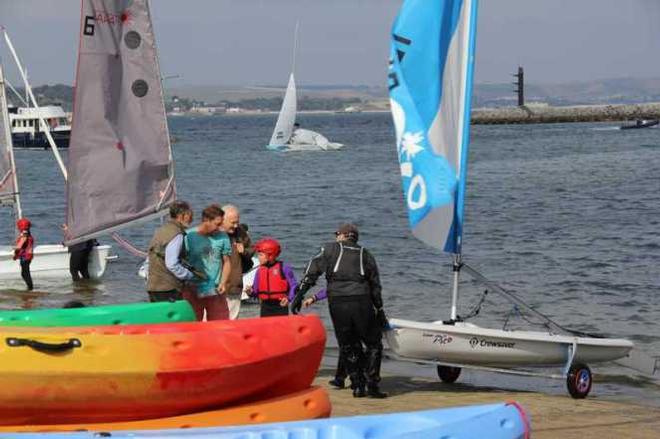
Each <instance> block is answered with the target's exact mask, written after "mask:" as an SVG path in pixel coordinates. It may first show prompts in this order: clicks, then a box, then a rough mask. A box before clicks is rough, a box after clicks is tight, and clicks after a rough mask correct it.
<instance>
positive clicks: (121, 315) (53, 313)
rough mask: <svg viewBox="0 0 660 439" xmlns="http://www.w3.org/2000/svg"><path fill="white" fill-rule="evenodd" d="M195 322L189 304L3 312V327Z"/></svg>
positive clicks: (0, 320)
mask: <svg viewBox="0 0 660 439" xmlns="http://www.w3.org/2000/svg"><path fill="white" fill-rule="evenodd" d="M194 320H195V313H194V311H193V309H192V307H191V306H190V304H189V303H188V302H187V301H185V300H180V301H177V302H154V303H144V302H141V303H128V304H122V305H104V306H90V307H83V308H52V309H35V310H11V311H10V310H0V326H105V325H134V324H138V325H139V324H143V323H171V322H191V321H194Z"/></svg>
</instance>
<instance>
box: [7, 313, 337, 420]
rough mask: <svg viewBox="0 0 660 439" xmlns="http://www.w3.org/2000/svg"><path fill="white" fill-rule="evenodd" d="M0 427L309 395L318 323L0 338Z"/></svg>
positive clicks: (64, 331)
mask: <svg viewBox="0 0 660 439" xmlns="http://www.w3.org/2000/svg"><path fill="white" fill-rule="evenodd" d="M0 339H2V341H3V343H2V346H3V347H2V349H0V389H2V390H1V391H0V425H20V424H56V423H90V422H118V421H130V420H137V419H149V418H159V417H170V416H177V415H182V414H187V413H192V412H196V411H203V410H210V409H217V408H221V407H223V406H225V405H227V404H231V403H236V402H238V401H254V400H258V399H265V398H272V397H277V396H281V395H286V394H289V393H292V392H296V391H300V390H304V389H307V388H309V386H310V385H311V383H312V380H313V379H314V376H315V375H316V371H317V369H318V367H319V364H320V362H321V356H322V355H323V349H324V346H325V331H324V328H323V324H322V323H321V321H320V320H319V318H318V317H316V316H305V317H303V316H292V317H272V318H268V319H245V320H235V321H213V322H195V323H167V324H158V325H127V326H101V327H80V328H9V327H6V328H2V329H0Z"/></svg>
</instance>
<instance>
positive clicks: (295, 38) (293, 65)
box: [291, 20, 300, 75]
mask: <svg viewBox="0 0 660 439" xmlns="http://www.w3.org/2000/svg"><path fill="white" fill-rule="evenodd" d="M299 27H300V21H298V20H296V29H295V30H294V31H293V57H292V61H291V74H292V75H295V72H296V53H297V52H298V28H299Z"/></svg>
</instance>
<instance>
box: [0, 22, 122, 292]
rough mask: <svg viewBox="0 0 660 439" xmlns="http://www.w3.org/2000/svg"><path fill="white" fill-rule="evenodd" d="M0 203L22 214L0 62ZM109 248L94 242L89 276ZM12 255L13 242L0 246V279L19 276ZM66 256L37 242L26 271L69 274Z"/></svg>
mask: <svg viewBox="0 0 660 439" xmlns="http://www.w3.org/2000/svg"><path fill="white" fill-rule="evenodd" d="M5 35H6V34H5ZM19 68H20V67H19ZM0 205H2V206H10V207H11V208H13V212H14V219H18V218H21V217H22V216H23V211H22V207H21V200H20V192H19V186H18V177H17V174H16V163H15V161H14V150H13V144H12V138H11V127H10V125H9V115H8V111H7V97H6V94H5V78H4V73H3V70H2V65H0ZM37 239H38V237H37ZM109 251H110V246H108V245H101V246H96V247H95V248H94V250H93V251H92V254H91V255H90V261H89V274H90V276H91V277H92V278H94V279H98V278H100V277H101V276H103V273H104V272H105V268H106V264H107V261H108V259H109V256H108V253H109ZM13 256H14V249H13V246H9V245H4V246H0V280H2V281H8V280H16V281H20V280H21V269H20V266H19V264H18V262H17V261H15V260H14V259H13ZM69 257H70V255H69V252H68V249H67V248H66V247H64V246H63V245H61V244H51V245H37V246H35V248H34V260H33V261H32V264H31V266H30V271H31V272H32V274H33V276H34V277H35V278H36V279H40V278H44V277H49V278H52V277H68V276H70V274H69Z"/></svg>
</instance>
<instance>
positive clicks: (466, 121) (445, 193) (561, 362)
mask: <svg viewBox="0 0 660 439" xmlns="http://www.w3.org/2000/svg"><path fill="white" fill-rule="evenodd" d="M476 23H477V0H404V3H403V5H402V7H401V10H400V13H399V16H398V18H397V20H396V21H395V23H394V27H393V31H392V50H391V57H392V59H391V64H390V66H391V67H390V73H389V88H390V98H391V99H390V102H391V108H392V115H393V119H394V124H395V128H396V138H397V150H398V153H399V160H400V165H401V175H402V182H403V190H404V198H405V200H406V204H407V207H408V217H409V221H410V225H411V228H412V231H413V234H414V235H415V237H417V238H418V239H420V240H421V241H423V242H424V243H426V244H429V245H431V246H433V247H435V248H437V249H440V250H443V251H445V252H447V253H450V254H452V256H453V276H454V278H453V293H452V305H451V315H450V319H449V320H447V321H436V322H429V323H424V322H415V321H410V320H402V319H391V320H390V329H389V330H388V331H386V337H387V341H388V344H389V346H390V348H391V349H392V351H393V352H394V353H395V355H396V356H398V357H399V358H403V359H408V360H412V361H416V362H420V361H421V362H429V363H433V364H436V365H437V369H438V375H439V377H440V378H441V379H442V380H443V381H445V382H454V381H455V380H456V379H457V378H458V377H459V374H460V371H461V368H462V367H471V368H484V369H489V370H495V371H499V372H508V373H519V374H523V375H533V374H536V373H535V372H531V371H526V370H521V369H520V368H527V367H533V366H543V367H545V366H560V367H563V369H562V373H561V374H559V375H543V376H552V377H561V378H565V379H566V383H567V387H568V390H569V393H570V394H571V395H572V396H573V397H574V398H584V397H586V396H587V394H588V393H589V391H590V390H591V384H592V377H591V371H590V369H589V367H588V366H587V363H595V362H604V361H612V360H617V359H621V358H624V357H626V356H628V355H629V354H630V352H631V350H632V349H633V343H632V342H630V341H628V340H625V339H613V338H606V337H595V336H589V335H588V334H584V333H580V332H577V331H571V330H568V329H566V328H563V327H562V326H560V325H558V324H556V323H555V322H553V321H552V320H550V319H549V318H547V317H545V316H543V315H542V314H540V313H538V312H536V311H534V310H533V309H532V308H531V307H527V311H528V312H529V313H531V314H533V315H534V316H535V317H536V318H538V319H540V320H541V321H542V323H543V325H544V326H545V327H546V328H547V330H548V331H547V332H541V331H520V330H500V329H489V328H483V327H479V326H476V325H473V324H471V323H467V322H465V321H462V319H460V318H459V316H458V315H457V302H458V292H459V275H460V273H461V272H468V273H469V274H470V275H471V276H472V277H473V278H474V279H476V280H477V281H479V282H481V283H483V284H485V285H486V286H487V287H488V288H489V290H491V291H494V292H497V293H501V294H502V295H504V296H505V297H507V298H508V299H509V300H511V301H513V302H514V303H515V304H516V305H517V306H519V307H526V305H525V304H524V303H523V302H522V301H521V300H520V299H518V298H517V297H516V296H514V295H512V294H511V293H510V292H508V291H505V290H504V289H502V288H500V287H499V286H497V285H496V284H494V283H493V282H491V281H489V280H488V279H486V278H485V277H484V276H482V275H481V274H479V273H478V272H477V271H476V270H474V269H473V268H471V267H470V266H468V265H467V264H466V263H465V262H464V261H463V258H462V252H461V245H462V232H463V204H464V200H465V183H466V177H467V159H468V145H469V126H470V101H471V95H472V77H473V68H474V54H475V52H474V51H475V37H476Z"/></svg>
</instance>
